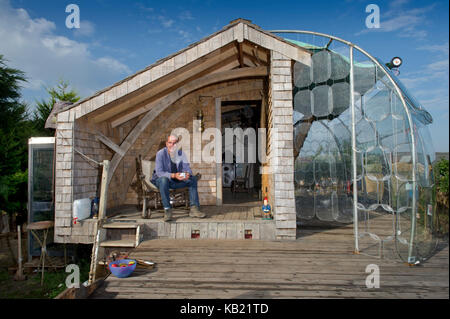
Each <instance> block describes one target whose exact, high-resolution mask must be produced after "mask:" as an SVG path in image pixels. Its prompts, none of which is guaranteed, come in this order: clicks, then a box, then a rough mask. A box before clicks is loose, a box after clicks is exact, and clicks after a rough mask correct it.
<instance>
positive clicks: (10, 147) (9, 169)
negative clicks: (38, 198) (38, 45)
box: [0, 55, 33, 214]
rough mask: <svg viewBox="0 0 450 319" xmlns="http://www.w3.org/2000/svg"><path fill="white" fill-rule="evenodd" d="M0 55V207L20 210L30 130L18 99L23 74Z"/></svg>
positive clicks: (23, 204)
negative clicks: (7, 63)
mask: <svg viewBox="0 0 450 319" xmlns="http://www.w3.org/2000/svg"><path fill="white" fill-rule="evenodd" d="M5 61H6V60H5V59H4V57H3V55H0V118H1V121H0V210H4V211H6V212H8V213H9V214H12V213H24V212H25V211H26V202H27V199H26V197H27V195H26V194H27V140H28V138H29V137H30V136H31V134H32V132H33V129H32V125H31V122H30V121H29V116H28V112H27V105H26V104H25V103H23V102H21V101H20V97H21V95H20V89H21V86H20V83H21V82H25V81H26V78H25V74H24V73H23V72H22V71H20V70H17V69H13V68H10V67H8V66H7V65H6V63H5Z"/></svg>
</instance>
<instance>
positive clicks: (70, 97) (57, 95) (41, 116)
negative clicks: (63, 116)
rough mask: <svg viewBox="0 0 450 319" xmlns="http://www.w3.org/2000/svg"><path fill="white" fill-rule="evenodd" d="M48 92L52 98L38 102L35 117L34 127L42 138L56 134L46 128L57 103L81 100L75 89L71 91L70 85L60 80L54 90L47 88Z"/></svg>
mask: <svg viewBox="0 0 450 319" xmlns="http://www.w3.org/2000/svg"><path fill="white" fill-rule="evenodd" d="M47 92H48V94H49V95H50V98H49V99H48V100H47V101H45V100H41V101H37V102H36V110H35V111H34V117H33V123H34V127H35V129H36V131H37V133H38V134H39V135H40V136H53V135H54V133H55V132H54V130H52V129H46V128H45V121H46V120H47V118H48V116H49V115H50V112H51V111H52V109H53V106H54V105H55V103H56V102H59V101H65V102H71V103H75V102H77V101H78V100H79V99H80V97H79V96H78V93H77V92H76V91H75V90H74V89H70V88H69V83H68V82H67V81H64V80H60V81H59V82H58V84H57V85H56V87H54V88H47Z"/></svg>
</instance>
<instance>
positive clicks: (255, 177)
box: [221, 100, 261, 206]
mask: <svg viewBox="0 0 450 319" xmlns="http://www.w3.org/2000/svg"><path fill="white" fill-rule="evenodd" d="M260 122H261V100H245V101H222V102H221V132H222V167H221V168H222V185H221V186H222V201H223V204H238V205H244V206H254V205H258V204H259V202H260V198H261V174H260V163H259V161H258V156H257V145H258V144H257V142H258V141H257V137H258V128H259V127H260ZM226 129H233V130H235V129H242V131H244V132H245V130H246V129H251V130H253V132H254V134H255V137H256V139H255V142H256V145H255V148H254V150H255V154H254V156H255V157H254V159H255V160H252V156H251V155H250V154H249V151H248V150H249V147H248V142H249V141H248V140H249V138H248V136H246V135H244V140H242V141H238V140H237V139H238V137H236V136H233V141H232V144H233V145H232V146H231V145H227V144H226V143H230V142H231V140H230V141H226V140H225V132H226ZM239 142H242V143H243V145H244V154H243V158H241V159H240V158H239V157H237V156H236V154H237V148H236V143H239ZM231 149H232V150H233V151H232V152H231V154H230V152H229V151H230V150H231ZM227 152H228V154H227Z"/></svg>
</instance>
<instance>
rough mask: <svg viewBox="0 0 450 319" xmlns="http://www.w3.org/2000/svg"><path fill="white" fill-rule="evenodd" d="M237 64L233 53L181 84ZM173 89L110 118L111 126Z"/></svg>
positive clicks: (138, 111) (119, 123) (155, 101)
mask: <svg viewBox="0 0 450 319" xmlns="http://www.w3.org/2000/svg"><path fill="white" fill-rule="evenodd" d="M237 65H239V63H238V62H237V55H232V56H230V57H228V58H226V59H224V60H222V61H220V62H219V63H217V64H216V65H214V66H212V67H211V68H208V69H206V70H204V71H202V72H200V73H198V74H196V75H195V76H193V77H191V78H189V79H186V80H185V81H183V82H182V83H180V86H181V85H185V84H187V83H189V82H191V81H196V79H197V78H199V77H202V76H205V75H207V74H213V73H218V72H222V71H226V70H231V69H233V68H235V67H236V66H237ZM173 90H175V88H170V89H167V90H165V91H163V92H160V93H159V94H157V95H155V96H154V97H152V98H150V99H148V100H146V101H145V102H143V103H139V104H138V105H136V106H135V107H133V108H129V109H127V110H126V111H124V112H121V113H119V114H117V115H115V116H113V117H111V119H110V121H111V127H112V128H115V127H117V126H119V125H121V124H123V123H125V122H127V121H129V120H130V119H133V118H135V117H136V116H139V115H140V114H142V113H145V112H147V111H148V105H150V104H152V105H154V104H156V103H159V101H161V100H162V99H163V98H164V97H165V96H167V95H168V94H170V93H171V92H172V91H173Z"/></svg>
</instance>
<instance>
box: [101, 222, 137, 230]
mask: <svg viewBox="0 0 450 319" xmlns="http://www.w3.org/2000/svg"><path fill="white" fill-rule="evenodd" d="M138 226H139V225H138V224H136V223H128V222H112V223H107V224H104V225H103V228H120V229H129V228H137V227H138Z"/></svg>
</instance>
